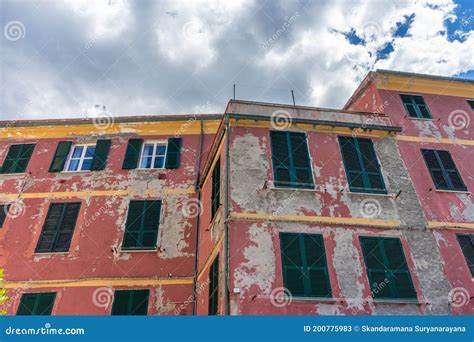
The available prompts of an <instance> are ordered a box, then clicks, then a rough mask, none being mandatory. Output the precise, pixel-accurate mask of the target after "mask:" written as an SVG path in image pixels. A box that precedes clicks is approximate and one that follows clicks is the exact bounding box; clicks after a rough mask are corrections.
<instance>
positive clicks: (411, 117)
mask: <svg viewBox="0 0 474 342" xmlns="http://www.w3.org/2000/svg"><path fill="white" fill-rule="evenodd" d="M407 118H409V119H411V120H421V121H437V120H436V119H435V118H418V117H414V116H409V115H407Z"/></svg>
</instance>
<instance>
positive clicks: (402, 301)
mask: <svg viewBox="0 0 474 342" xmlns="http://www.w3.org/2000/svg"><path fill="white" fill-rule="evenodd" d="M369 302H371V303H374V304H414V305H423V304H427V303H422V302H419V301H418V300H417V299H372V300H369Z"/></svg>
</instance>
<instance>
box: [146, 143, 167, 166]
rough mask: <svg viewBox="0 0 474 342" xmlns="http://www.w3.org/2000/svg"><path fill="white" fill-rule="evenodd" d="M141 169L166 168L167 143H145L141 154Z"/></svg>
mask: <svg viewBox="0 0 474 342" xmlns="http://www.w3.org/2000/svg"><path fill="white" fill-rule="evenodd" d="M141 156H142V157H141V161H140V168H142V169H161V168H163V167H164V166H165V157H166V142H165V143H145V144H143V148H142V153H141Z"/></svg>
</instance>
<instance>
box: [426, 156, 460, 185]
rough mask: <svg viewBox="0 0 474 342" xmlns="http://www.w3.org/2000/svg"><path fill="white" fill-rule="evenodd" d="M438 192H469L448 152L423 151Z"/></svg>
mask: <svg viewBox="0 0 474 342" xmlns="http://www.w3.org/2000/svg"><path fill="white" fill-rule="evenodd" d="M421 153H422V154H423V157H424V158H425V162H426V165H427V167H428V170H429V171H430V174H431V178H432V179H433V183H434V184H435V186H436V189H438V190H453V191H467V188H466V186H465V185H464V182H463V181H462V178H461V175H460V174H459V172H458V170H457V168H456V165H454V161H453V159H452V158H451V155H450V154H449V152H448V151H441V150H421Z"/></svg>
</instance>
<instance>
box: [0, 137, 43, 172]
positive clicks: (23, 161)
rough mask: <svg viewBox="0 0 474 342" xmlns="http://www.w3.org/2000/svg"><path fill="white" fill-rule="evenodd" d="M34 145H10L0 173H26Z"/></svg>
mask: <svg viewBox="0 0 474 342" xmlns="http://www.w3.org/2000/svg"><path fill="white" fill-rule="evenodd" d="M34 148H35V144H22V145H11V146H10V149H9V150H8V153H7V156H6V158H5V161H4V162H3V165H2V168H1V173H22V172H25V171H26V167H27V166H28V162H29V161H30V157H31V154H32V153H33V150H34Z"/></svg>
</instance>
